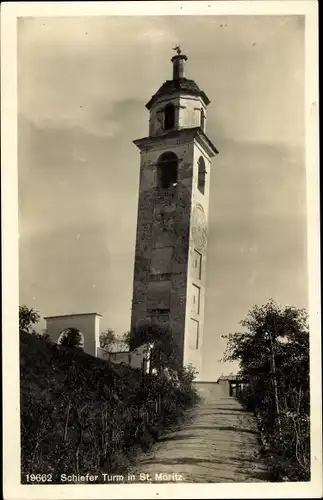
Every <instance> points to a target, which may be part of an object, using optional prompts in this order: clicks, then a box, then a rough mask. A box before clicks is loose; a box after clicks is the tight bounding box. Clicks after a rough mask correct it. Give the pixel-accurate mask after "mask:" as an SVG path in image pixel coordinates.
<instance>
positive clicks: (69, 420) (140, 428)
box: [20, 333, 197, 483]
mask: <svg viewBox="0 0 323 500" xmlns="http://www.w3.org/2000/svg"><path fill="white" fill-rule="evenodd" d="M20 383H21V481H22V482H23V483H25V482H26V475H27V474H31V473H34V474H52V479H53V482H60V475H61V474H62V473H69V474H77V473H86V472H90V473H99V472H108V473H109V474H110V473H119V474H122V473H123V472H125V470H126V469H127V467H128V466H129V464H130V463H131V461H132V459H133V457H134V456H135V455H136V454H137V453H138V452H141V451H147V450H148V449H149V447H150V446H151V444H152V443H153V442H154V441H155V440H156V439H158V436H159V435H160V434H161V433H163V432H164V431H165V430H166V429H167V428H169V427H170V426H171V425H172V424H174V423H176V422H178V421H179V419H181V418H183V416H184V415H185V410H186V409H187V408H188V407H191V406H192V405H194V404H195V403H196V402H197V396H196V394H195V393H194V391H193V390H192V388H191V383H190V380H189V377H188V378H186V379H185V377H184V378H183V380H182V382H181V384H180V385H179V386H178V384H177V385H176V384H175V382H174V381H169V380H167V379H165V378H163V377H158V378H157V377H147V376H146V377H145V378H144V379H143V378H142V375H141V372H140V371H139V370H133V369H131V368H129V367H127V366H120V365H112V364H109V363H107V362H106V361H103V360H99V359H96V358H93V357H91V356H89V355H87V354H85V353H84V352H82V351H80V350H78V349H69V348H64V347H61V346H57V345H55V344H51V343H49V342H46V341H44V340H41V339H38V338H36V337H34V336H32V335H29V334H26V333H20ZM158 399H159V400H160V399H161V401H162V408H160V407H159V408H158V407H157V406H156V402H157V401H158Z"/></svg>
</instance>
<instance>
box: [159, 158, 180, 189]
mask: <svg viewBox="0 0 323 500" xmlns="http://www.w3.org/2000/svg"><path fill="white" fill-rule="evenodd" d="M177 166H178V158H177V156H176V155H175V153H172V152H171V151H169V152H167V153H163V154H162V155H161V156H160V157H159V159H158V161H157V187H159V188H163V189H168V188H170V187H175V186H176V185H177Z"/></svg>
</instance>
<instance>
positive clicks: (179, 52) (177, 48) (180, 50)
mask: <svg viewBox="0 0 323 500" xmlns="http://www.w3.org/2000/svg"><path fill="white" fill-rule="evenodd" d="M173 50H176V52H177V54H178V55H180V54H181V53H182V49H181V48H180V46H179V45H176V47H174V48H173Z"/></svg>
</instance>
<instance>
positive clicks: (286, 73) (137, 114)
mask: <svg viewBox="0 0 323 500" xmlns="http://www.w3.org/2000/svg"><path fill="white" fill-rule="evenodd" d="M178 43H179V44H180V45H181V47H182V49H183V51H184V52H185V54H186V55H187V57H188V61H187V63H186V76H187V78H190V79H193V80H195V81H196V83H197V84H198V85H199V87H200V88H202V89H203V90H204V91H205V92H206V94H207V95H208V97H209V99H210V101H211V103H210V105H209V106H208V114H207V130H206V132H207V135H208V136H209V137H210V139H211V141H212V142H213V143H214V144H215V145H216V146H217V148H218V149H219V152H220V153H219V155H217V156H216V157H215V158H214V159H213V161H212V171H211V181H210V182H211V188H210V213H209V239H208V257H207V269H208V271H207V284H206V309H205V330H204V344H203V373H202V378H203V379H204V380H214V379H216V378H217V377H218V376H219V375H221V373H230V372H231V371H232V366H231V365H228V364H225V363H223V362H221V361H220V359H221V358H222V355H223V350H224V347H225V340H224V339H222V338H221V335H225V334H228V333H230V332H234V331H239V328H240V327H239V322H240V321H241V320H242V319H243V318H244V317H245V315H246V314H247V312H248V310H249V309H250V308H251V307H252V306H253V305H255V304H258V305H261V304H263V303H265V302H267V301H268V300H269V299H270V298H274V299H275V300H276V301H278V302H279V303H281V304H291V305H294V306H296V307H305V308H307V269H306V184H305V182H306V177H305V175H306V171H305V159H304V156H305V151H304V19H303V18H302V17H301V16H290V17H286V16H207V17H204V16H200V17H197V16H194V17H193V16H172V17H170V16H168V17H150V16H145V17H139V16H134V17H126V16H122V17H96V18H93V17H92V18H89V17H88V18H87V17H79V18H63V17H61V18H53V17H52V18H20V19H19V21H18V118H19V119H18V182H19V184H18V194H19V280H20V283H19V287H20V290H19V295H20V297H19V299H20V303H21V304H27V305H28V306H29V307H34V308H36V309H37V310H38V311H39V312H40V314H41V316H42V317H43V316H51V315H56V314H57V315H58V314H71V313H78V312H99V313H100V314H102V316H103V317H102V319H101V330H102V331H103V330H105V329H107V328H112V329H114V330H115V331H116V332H117V333H118V334H122V333H123V332H125V331H126V330H128V329H129V326H130V313H131V299H132V279H133V264H134V248H135V237H136V218H137V201H138V182H139V164H140V158H139V151H138V150H137V148H136V147H135V146H134V144H133V143H132V141H133V140H134V139H138V138H140V137H144V136H146V135H148V111H147V110H146V108H145V104H146V103H147V102H148V100H149V99H150V97H151V96H152V95H153V94H154V93H155V92H156V91H157V90H158V88H159V87H160V86H161V85H162V83H163V82H164V81H165V80H167V79H171V75H172V65H171V62H170V59H171V57H172V56H173V54H174V52H173V51H172V48H173V47H174V46H175V45H176V44H178ZM39 327H40V328H44V327H45V322H44V321H43V319H42V321H41V322H40V324H39Z"/></svg>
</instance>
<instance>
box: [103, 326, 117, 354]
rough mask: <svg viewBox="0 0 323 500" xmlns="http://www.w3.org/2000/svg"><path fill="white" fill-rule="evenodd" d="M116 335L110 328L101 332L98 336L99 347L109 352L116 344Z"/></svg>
mask: <svg viewBox="0 0 323 500" xmlns="http://www.w3.org/2000/svg"><path fill="white" fill-rule="evenodd" d="M116 340H117V339H116V334H115V332H114V331H113V330H111V329H110V328H109V329H108V330H107V331H106V332H102V333H101V335H100V347H101V349H104V350H106V351H109V349H110V348H111V346H112V345H113V344H115V342H116Z"/></svg>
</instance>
